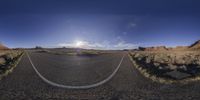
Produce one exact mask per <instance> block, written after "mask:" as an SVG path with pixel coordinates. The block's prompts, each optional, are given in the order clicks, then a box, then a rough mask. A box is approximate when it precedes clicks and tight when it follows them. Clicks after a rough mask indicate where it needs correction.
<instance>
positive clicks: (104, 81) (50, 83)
mask: <svg viewBox="0 0 200 100" xmlns="http://www.w3.org/2000/svg"><path fill="white" fill-rule="evenodd" d="M26 54H27V56H28V59H29V61H30V63H31V65H32V67H33V69H34V70H35V72H36V73H37V75H38V76H39V77H40V78H41V79H42V80H43V81H44V82H46V83H47V84H49V85H52V86H55V87H59V88H65V89H89V88H94V87H98V86H100V85H103V84H105V83H106V82H108V81H109V80H111V79H112V78H113V76H115V74H116V73H117V71H118V70H119V68H120V66H121V63H122V62H123V60H124V56H125V55H123V57H122V58H121V61H120V62H119V65H118V66H117V68H116V69H115V70H114V71H113V73H112V74H111V75H110V76H109V77H107V78H106V79H104V80H102V81H100V82H98V83H95V84H90V85H83V86H70V85H63V84H58V83H55V82H52V81H50V80H48V79H46V78H45V77H44V76H42V75H41V74H40V72H39V71H38V70H37V68H36V67H35V65H34V64H33V62H32V60H31V58H30V56H29V54H28V52H27V51H26Z"/></svg>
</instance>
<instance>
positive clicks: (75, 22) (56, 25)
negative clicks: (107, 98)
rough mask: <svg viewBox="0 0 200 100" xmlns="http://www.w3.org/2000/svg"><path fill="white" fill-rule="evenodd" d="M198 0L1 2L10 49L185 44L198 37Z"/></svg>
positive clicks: (1, 30) (0, 33)
mask: <svg viewBox="0 0 200 100" xmlns="http://www.w3.org/2000/svg"><path fill="white" fill-rule="evenodd" d="M199 5H200V1H198V0H192V1H190V0H5V1H3V0H1V1H0V41H1V42H2V43H4V44H6V45H7V46H9V47H33V46H36V45H41V46H45V47H56V46H72V45H75V44H76V43H75V42H77V41H79V42H80V41H81V42H83V43H82V44H84V45H87V46H88V47H91V48H109V49H111V48H115V49H121V48H134V47H137V46H155V45H166V46H177V45H189V44H191V43H193V42H195V41H196V40H199V39H200V7H199Z"/></svg>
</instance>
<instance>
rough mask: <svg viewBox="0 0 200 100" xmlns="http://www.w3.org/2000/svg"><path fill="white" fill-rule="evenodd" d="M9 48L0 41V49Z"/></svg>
mask: <svg viewBox="0 0 200 100" xmlns="http://www.w3.org/2000/svg"><path fill="white" fill-rule="evenodd" d="M8 49H9V48H8V47H6V46H5V45H3V44H2V43H0V50H8Z"/></svg>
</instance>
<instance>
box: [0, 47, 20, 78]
mask: <svg viewBox="0 0 200 100" xmlns="http://www.w3.org/2000/svg"><path fill="white" fill-rule="evenodd" d="M0 52H1V54H0V78H2V77H3V76H6V75H7V74H8V73H9V72H11V71H12V70H13V68H14V67H15V66H16V64H17V63H18V62H19V60H20V57H21V56H22V55H23V51H21V50H6V51H0Z"/></svg>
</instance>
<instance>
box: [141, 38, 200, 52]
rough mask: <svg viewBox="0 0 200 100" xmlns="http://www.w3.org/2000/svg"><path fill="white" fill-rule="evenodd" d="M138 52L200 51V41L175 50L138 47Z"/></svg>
mask: <svg viewBox="0 0 200 100" xmlns="http://www.w3.org/2000/svg"><path fill="white" fill-rule="evenodd" d="M138 49H139V50H140V51H169V50H173V51H182V50H200V40H199V41H197V42H195V43H194V44H192V45H190V46H177V47H175V48H167V47H165V46H157V47H139V48H138Z"/></svg>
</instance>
